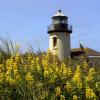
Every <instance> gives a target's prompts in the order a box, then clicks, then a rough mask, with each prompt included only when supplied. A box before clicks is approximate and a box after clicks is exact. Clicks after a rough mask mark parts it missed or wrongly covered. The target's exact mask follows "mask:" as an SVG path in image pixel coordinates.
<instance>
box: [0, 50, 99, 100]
mask: <svg viewBox="0 0 100 100" xmlns="http://www.w3.org/2000/svg"><path fill="white" fill-rule="evenodd" d="M99 99H100V66H99V65H98V66H97V65H96V66H94V65H93V66H92V65H90V64H88V63H87V62H86V61H85V59H84V60H83V59H82V57H81V58H80V59H78V60H77V59H76V60H75V59H73V60H72V59H66V60H65V61H60V60H59V59H58V58H57V56H53V55H52V54H50V53H49V52H48V53H47V54H45V53H41V52H38V54H34V53H33V52H27V53H25V54H24V55H22V54H20V52H19V51H18V50H17V51H16V52H14V53H13V54H10V56H9V57H8V56H7V58H5V57H4V58H3V59H2V61H1V62H0V100H99Z"/></svg>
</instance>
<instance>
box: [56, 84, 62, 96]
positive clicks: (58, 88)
mask: <svg viewBox="0 0 100 100" xmlns="http://www.w3.org/2000/svg"><path fill="white" fill-rule="evenodd" d="M60 94H61V89H60V86H58V87H57V88H56V96H60Z"/></svg>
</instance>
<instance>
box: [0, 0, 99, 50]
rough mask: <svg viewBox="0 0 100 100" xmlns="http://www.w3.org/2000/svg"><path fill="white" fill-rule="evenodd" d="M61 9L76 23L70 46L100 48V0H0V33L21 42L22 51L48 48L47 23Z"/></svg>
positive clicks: (70, 21)
mask: <svg viewBox="0 0 100 100" xmlns="http://www.w3.org/2000/svg"><path fill="white" fill-rule="evenodd" d="M58 9H61V10H62V12H63V13H64V15H66V16H68V17H69V19H68V21H69V24H71V25H72V26H73V33H72V34H71V48H77V47H79V42H81V44H83V46H84V47H89V48H92V49H95V50H97V51H100V0H0V36H2V37H3V38H8V37H10V39H11V40H12V41H13V43H19V44H20V45H21V48H22V49H23V50H26V49H27V48H29V47H30V46H33V48H34V49H35V50H38V49H39V48H40V49H41V50H43V51H46V50H47V49H48V48H49V34H48V33H47V26H48V25H49V24H51V17H52V16H53V15H54V14H55V13H56V12H57V10H58Z"/></svg>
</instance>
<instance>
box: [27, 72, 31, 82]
mask: <svg viewBox="0 0 100 100" xmlns="http://www.w3.org/2000/svg"><path fill="white" fill-rule="evenodd" d="M26 80H27V81H33V76H32V75H31V73H30V72H28V73H27V74H26Z"/></svg>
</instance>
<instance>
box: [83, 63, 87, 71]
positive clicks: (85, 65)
mask: <svg viewBox="0 0 100 100" xmlns="http://www.w3.org/2000/svg"><path fill="white" fill-rule="evenodd" d="M83 67H84V69H87V67H88V64H87V62H86V61H85V62H83Z"/></svg>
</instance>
